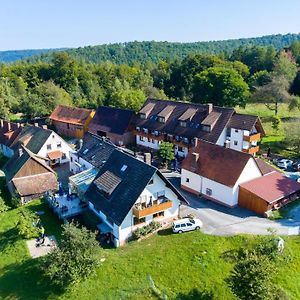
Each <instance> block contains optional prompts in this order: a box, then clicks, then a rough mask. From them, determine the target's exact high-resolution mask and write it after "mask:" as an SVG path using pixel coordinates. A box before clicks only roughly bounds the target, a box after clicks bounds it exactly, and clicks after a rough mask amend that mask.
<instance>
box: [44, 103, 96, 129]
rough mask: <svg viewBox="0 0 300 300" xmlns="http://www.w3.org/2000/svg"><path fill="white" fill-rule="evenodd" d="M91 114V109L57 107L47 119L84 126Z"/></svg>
mask: <svg viewBox="0 0 300 300" xmlns="http://www.w3.org/2000/svg"><path fill="white" fill-rule="evenodd" d="M91 113H92V110H91V109H86V108H78V107H71V106H64V105H58V106H57V107H56V108H55V110H54V111H53V112H52V114H51V116H50V117H49V119H50V120H53V121H59V122H64V123H70V124H75V125H84V124H85V122H86V120H87V118H88V117H89V116H90V114H91Z"/></svg>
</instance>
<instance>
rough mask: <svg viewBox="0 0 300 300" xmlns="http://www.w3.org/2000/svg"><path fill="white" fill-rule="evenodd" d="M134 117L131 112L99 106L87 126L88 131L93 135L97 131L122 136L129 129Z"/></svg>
mask: <svg viewBox="0 0 300 300" xmlns="http://www.w3.org/2000/svg"><path fill="white" fill-rule="evenodd" d="M134 115H135V113H134V111H133V110H129V109H121V108H115V107H107V106H100V107H99V108H98V109H97V111H96V114H95V116H94V118H93V119H92V121H91V122H90V124H89V131H91V132H92V133H94V134H97V131H98V130H99V131H104V132H108V133H114V134H118V135H123V134H124V133H125V132H126V131H127V130H128V129H129V126H130V125H131V121H132V118H133V117H134Z"/></svg>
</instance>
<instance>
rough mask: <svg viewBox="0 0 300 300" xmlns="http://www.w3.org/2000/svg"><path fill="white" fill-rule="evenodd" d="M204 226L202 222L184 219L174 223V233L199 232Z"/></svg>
mask: <svg viewBox="0 0 300 300" xmlns="http://www.w3.org/2000/svg"><path fill="white" fill-rule="evenodd" d="M202 226H203V224H202V222H201V220H199V219H191V218H184V219H181V220H177V221H174V222H173V226H172V230H173V232H174V233H177V232H178V233H182V232H185V231H191V230H199V229H200V228H201V227H202Z"/></svg>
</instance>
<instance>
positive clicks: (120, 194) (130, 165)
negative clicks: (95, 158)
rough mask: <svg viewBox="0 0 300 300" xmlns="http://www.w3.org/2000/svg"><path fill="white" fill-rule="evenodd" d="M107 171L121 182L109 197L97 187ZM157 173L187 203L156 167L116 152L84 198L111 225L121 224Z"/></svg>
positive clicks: (118, 151)
mask: <svg viewBox="0 0 300 300" xmlns="http://www.w3.org/2000/svg"><path fill="white" fill-rule="evenodd" d="M125 166H126V167H125ZM107 172H110V173H111V174H113V175H114V176H116V177H117V178H119V180H120V181H119V182H118V184H117V186H115V187H114V190H113V191H112V193H111V195H110V196H106V195H105V194H104V193H102V192H100V191H99V190H98V189H97V185H96V183H97V180H98V178H101V177H102V176H103V175H104V174H107ZM156 173H157V174H158V176H160V177H161V178H162V180H164V181H165V183H166V185H167V186H168V187H170V188H171V189H172V190H173V191H174V192H175V193H176V195H177V196H178V197H179V199H180V200H181V201H185V199H184V198H183V197H182V196H181V194H179V192H178V191H177V190H176V189H175V188H174V186H172V185H171V183H170V182H168V180H167V179H165V178H164V176H163V175H162V174H161V173H160V172H159V171H158V170H157V169H156V168H154V167H152V166H149V165H147V164H145V163H144V162H142V161H140V160H138V159H136V158H134V157H132V156H130V155H128V154H126V153H124V152H122V151H120V150H117V149H116V150H114V151H113V153H112V154H111V156H110V157H109V159H108V161H107V162H106V163H105V164H104V166H103V167H102V168H101V169H100V171H99V173H98V174H97V176H96V178H95V180H94V182H93V183H92V184H91V185H90V187H89V188H88V190H87V192H86V193H85V198H86V199H87V200H88V201H90V202H92V203H93V204H94V206H95V208H96V209H97V210H100V211H101V212H103V213H104V214H105V215H106V216H107V217H108V218H109V219H110V220H111V221H112V222H114V223H115V224H117V225H120V224H121V223H122V222H123V220H124V218H125V217H126V215H127V214H128V212H129V211H130V209H131V208H132V206H133V205H134V203H135V202H136V201H137V199H138V197H139V196H140V194H141V193H142V191H143V190H144V188H145V187H146V186H147V184H148V183H149V181H150V180H151V178H152V177H153V175H154V174H156Z"/></svg>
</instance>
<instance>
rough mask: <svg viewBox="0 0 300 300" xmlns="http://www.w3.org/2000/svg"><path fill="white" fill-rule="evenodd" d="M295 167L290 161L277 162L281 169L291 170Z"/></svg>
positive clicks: (281, 160)
mask: <svg viewBox="0 0 300 300" xmlns="http://www.w3.org/2000/svg"><path fill="white" fill-rule="evenodd" d="M292 165H293V161H292V160H290V159H280V160H278V161H277V167H279V168H281V169H287V168H290V167H291V166H292Z"/></svg>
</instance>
